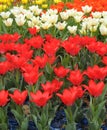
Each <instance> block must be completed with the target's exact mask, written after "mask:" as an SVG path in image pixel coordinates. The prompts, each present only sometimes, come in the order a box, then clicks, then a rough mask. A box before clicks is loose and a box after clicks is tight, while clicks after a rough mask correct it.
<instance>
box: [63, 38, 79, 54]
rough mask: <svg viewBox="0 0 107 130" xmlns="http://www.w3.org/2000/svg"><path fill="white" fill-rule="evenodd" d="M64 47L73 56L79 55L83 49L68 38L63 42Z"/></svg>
mask: <svg viewBox="0 0 107 130" xmlns="http://www.w3.org/2000/svg"><path fill="white" fill-rule="evenodd" d="M62 47H63V48H64V49H65V50H66V52H67V53H69V54H70V55H72V56H75V55H77V54H78V53H79V51H80V49H81V48H80V46H79V45H77V44H75V43H72V42H70V41H68V40H66V41H64V42H63V43H62Z"/></svg>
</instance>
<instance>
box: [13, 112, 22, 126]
mask: <svg viewBox="0 0 107 130" xmlns="http://www.w3.org/2000/svg"><path fill="white" fill-rule="evenodd" d="M11 112H12V113H13V114H14V116H15V118H16V120H17V122H18V123H19V124H20V121H21V120H22V115H20V114H19V113H18V112H17V111H16V110H14V109H12V110H11Z"/></svg>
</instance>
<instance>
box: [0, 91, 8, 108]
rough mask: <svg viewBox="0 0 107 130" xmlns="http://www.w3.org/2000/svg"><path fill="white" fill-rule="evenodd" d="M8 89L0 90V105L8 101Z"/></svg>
mask: <svg viewBox="0 0 107 130" xmlns="http://www.w3.org/2000/svg"><path fill="white" fill-rule="evenodd" d="M8 95H9V93H8V91H6V90H0V106H2V107H3V106H5V105H6V104H7V102H8V101H9V99H8Z"/></svg>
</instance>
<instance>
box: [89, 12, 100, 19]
mask: <svg viewBox="0 0 107 130" xmlns="http://www.w3.org/2000/svg"><path fill="white" fill-rule="evenodd" d="M91 14H92V16H93V18H101V16H102V13H101V12H92V13H91Z"/></svg>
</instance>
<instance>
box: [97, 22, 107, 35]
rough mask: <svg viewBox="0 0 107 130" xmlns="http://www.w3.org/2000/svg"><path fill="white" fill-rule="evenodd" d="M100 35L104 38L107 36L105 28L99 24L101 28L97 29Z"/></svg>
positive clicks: (106, 28)
mask: <svg viewBox="0 0 107 130" xmlns="http://www.w3.org/2000/svg"><path fill="white" fill-rule="evenodd" d="M99 30H100V33H101V35H103V36H105V35H107V27H106V26H105V25H104V24H101V26H100V27H99Z"/></svg>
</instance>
